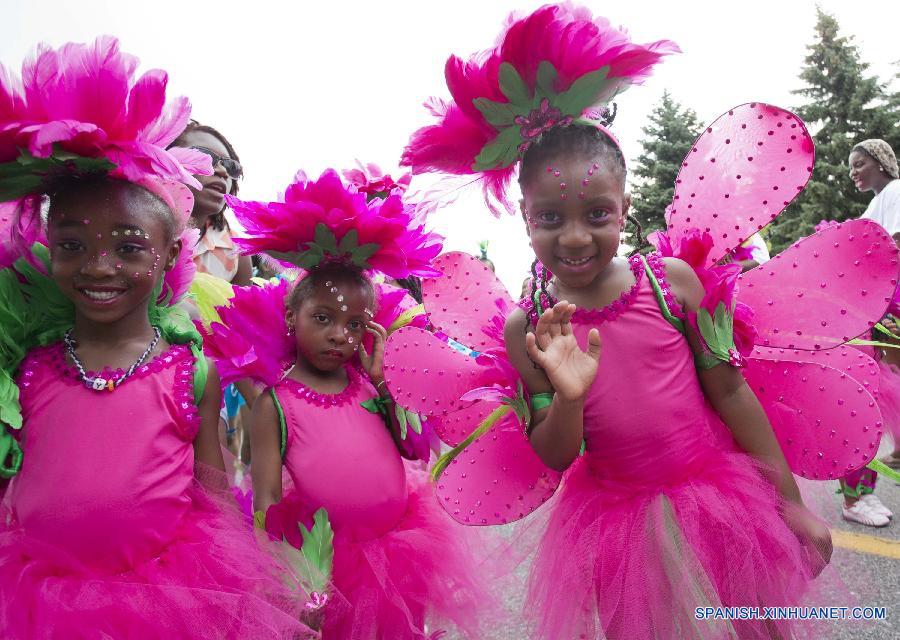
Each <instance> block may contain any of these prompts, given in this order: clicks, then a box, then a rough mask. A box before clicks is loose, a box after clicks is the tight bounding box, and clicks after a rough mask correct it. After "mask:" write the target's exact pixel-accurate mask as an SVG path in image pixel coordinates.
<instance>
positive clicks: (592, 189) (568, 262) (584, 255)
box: [521, 156, 631, 288]
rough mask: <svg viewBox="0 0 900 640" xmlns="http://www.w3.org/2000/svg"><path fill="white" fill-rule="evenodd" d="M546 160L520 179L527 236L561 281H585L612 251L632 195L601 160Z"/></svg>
mask: <svg viewBox="0 0 900 640" xmlns="http://www.w3.org/2000/svg"><path fill="white" fill-rule="evenodd" d="M546 164H547V166H546V167H545V168H543V169H542V170H540V171H535V172H534V176H533V177H532V178H531V179H530V180H529V181H528V182H527V183H525V184H523V185H522V195H523V199H522V202H521V206H522V214H523V216H524V218H525V224H526V226H527V231H528V236H529V237H530V238H531V245H532V247H533V249H534V253H535V255H536V256H537V258H538V259H539V260H540V261H541V263H543V264H544V266H545V267H547V268H548V269H549V270H550V271H551V272H552V273H553V274H554V275H556V276H557V277H558V278H559V279H560V281H561V282H562V283H563V284H565V285H566V286H568V287H573V288H580V287H585V286H588V285H590V284H591V283H592V282H593V281H594V280H595V279H596V278H597V277H598V276H599V275H600V273H601V272H602V271H603V269H604V268H605V267H606V266H607V265H608V264H609V263H610V261H611V260H612V259H613V258H614V257H615V255H616V252H617V251H618V248H619V233H620V232H621V231H622V229H623V227H624V225H625V217H626V215H627V213H628V208H629V206H630V204H631V199H630V197H629V196H627V195H625V190H624V185H623V184H622V182H623V181H622V177H621V176H620V175H617V174H616V173H614V172H611V171H610V170H609V169H608V168H607V163H606V162H604V161H598V160H595V159H592V158H583V157H573V156H568V157H556V158H552V159H551V160H550V161H549V162H547V163H546Z"/></svg>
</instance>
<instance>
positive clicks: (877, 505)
mask: <svg viewBox="0 0 900 640" xmlns="http://www.w3.org/2000/svg"><path fill="white" fill-rule="evenodd" d="M859 501H860V502H865V503H866V504H867V505H869V507H871V509H872V511H874V512H875V513H880V514H881V515H883V516H884V517H885V518H888V519H890V518H893V517H894V514H893V512H892V511H891V510H890V509H888V508H887V507H886V506H884V503H882V502H881V500H879V498H878V496H876V495H875V494H874V493H867V494H866V495H864V496H862V497H861V498H860V499H859Z"/></svg>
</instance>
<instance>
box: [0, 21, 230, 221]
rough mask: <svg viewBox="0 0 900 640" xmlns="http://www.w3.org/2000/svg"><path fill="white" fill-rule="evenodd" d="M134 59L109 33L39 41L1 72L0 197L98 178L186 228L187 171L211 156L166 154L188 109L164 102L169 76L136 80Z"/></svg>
mask: <svg viewBox="0 0 900 640" xmlns="http://www.w3.org/2000/svg"><path fill="white" fill-rule="evenodd" d="M137 66H138V59H137V58H135V57H134V56H131V55H129V54H126V53H123V52H122V51H121V50H120V49H119V42H118V40H116V39H115V38H113V37H110V36H102V37H99V38H97V40H95V41H94V42H93V43H92V44H77V43H69V44H65V45H63V46H62V47H60V48H59V49H51V48H49V47H47V46H46V45H40V46H39V47H38V49H37V52H36V53H35V55H34V56H33V57H31V58H29V59H27V60H26V61H25V62H24V63H23V65H22V75H21V78H18V77H16V76H14V75H12V74H11V73H9V72H8V71H7V70H6V69H5V68H4V67H2V66H0V201H14V200H21V199H24V198H26V197H27V196H29V195H35V194H40V193H42V192H43V191H44V189H46V187H47V182H48V180H49V179H52V178H53V177H55V176H60V175H67V174H73V175H80V174H94V173H103V174H108V175H110V176H112V177H114V178H121V179H124V180H128V181H130V182H134V183H136V184H140V185H141V186H144V187H145V188H147V189H149V190H150V191H152V192H153V193H155V194H156V195H157V196H159V197H160V198H162V199H163V200H164V201H165V202H166V204H168V205H169V206H170V207H171V208H172V209H173V211H174V213H175V215H176V217H177V219H178V221H179V222H180V223H184V222H185V221H186V220H187V217H189V216H190V212H191V209H192V208H193V199H192V196H191V194H190V191H189V190H188V189H187V188H186V187H185V186H184V185H191V186H194V187H198V188H199V186H200V185H199V183H198V182H197V180H196V179H195V178H194V176H193V174H210V173H211V172H212V167H211V163H210V159H209V156H206V155H205V154H203V153H200V152H199V151H195V150H192V149H182V148H177V147H176V148H172V149H166V147H167V146H168V145H169V144H171V143H172V142H173V141H174V140H175V139H176V138H177V137H178V135H179V134H180V133H181V132H182V131H183V130H184V128H185V125H186V124H187V122H188V118H189V117H190V103H189V102H188V100H187V98H184V97H181V98H177V99H176V100H174V101H172V102H170V103H169V104H166V84H167V82H168V76H167V75H166V73H165V72H164V71H161V70H151V71H147V72H146V73H144V74H143V75H142V76H141V77H139V78H136V77H135V71H136V69H137Z"/></svg>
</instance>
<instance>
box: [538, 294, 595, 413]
mask: <svg viewBox="0 0 900 640" xmlns="http://www.w3.org/2000/svg"><path fill="white" fill-rule="evenodd" d="M573 313H575V305H574V304H569V303H568V302H565V301H561V302H558V303H557V304H556V306H554V307H553V308H552V309H548V310H547V311H545V312H544V314H543V315H542V316H541V317H540V319H539V320H538V322H537V326H535V328H534V332H531V331H529V332H528V333H527V334H526V335H525V349H526V350H527V352H528V356H529V357H530V358H531V360H532V362H534V363H535V364H536V365H537V366H539V367H541V368H542V369H543V370H544V373H545V374H546V375H547V378H548V379H549V380H550V384H552V385H553V389H554V391H556V394H557V396H558V397H559V398H560V399H561V400H578V399H581V398H583V397H584V396H585V394H587V391H588V389H590V387H591V384H592V383H593V382H594V378H595V377H597V366H598V364H599V362H600V332H599V331H597V329H596V328H594V329H591V330H590V332H589V333H588V348H587V351H582V350H581V348H580V347H579V346H578V342H577V341H576V340H575V336H574V335H572V323H571V320H572V314H573Z"/></svg>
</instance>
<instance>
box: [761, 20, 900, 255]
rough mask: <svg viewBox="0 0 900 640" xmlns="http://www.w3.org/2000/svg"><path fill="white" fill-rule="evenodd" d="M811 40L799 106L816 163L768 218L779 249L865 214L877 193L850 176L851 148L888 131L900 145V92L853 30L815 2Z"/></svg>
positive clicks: (774, 244)
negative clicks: (874, 66) (820, 226)
mask: <svg viewBox="0 0 900 640" xmlns="http://www.w3.org/2000/svg"><path fill="white" fill-rule="evenodd" d="M816 12H817V14H818V20H817V22H816V26H815V34H814V39H813V42H812V44H810V45H808V46H807V51H808V55H807V56H806V61H805V65H804V67H803V69H802V71H801V72H800V79H801V80H802V81H803V83H804V85H805V86H804V87H803V88H801V89H797V90H796V91H794V93H795V94H796V95H799V96H801V97H802V98H803V104H802V105H801V106H799V107H797V108H796V109H795V111H796V113H797V115H799V116H800V117H801V118H802V119H803V120H804V121H805V122H806V123H807V125H808V126H809V129H810V132H815V133H814V135H813V139H814V140H815V143H816V164H815V167H814V169H813V174H812V179H811V180H810V182H809V184H808V185H807V187H806V190H805V191H804V192H803V193H802V194H800V195H799V196H798V197H797V199H796V200H794V201H793V202H792V203H791V204H790V206H789V207H788V208H787V210H786V211H785V212H784V213H782V214H781V215H780V216H779V217H778V218H776V219H775V221H774V222H773V223H772V224H771V225H770V226H769V230H770V235H769V239H770V242H771V245H772V249H773V251H774V252H776V253H777V252H780V251H783V250H784V249H785V248H787V247H788V246H789V245H790V244H791V243H793V242H795V241H796V240H797V239H799V238H801V237H803V236H807V235H809V234H810V233H812V232H813V228H814V227H815V225H816V223H818V222H820V221H821V220H826V219H827V220H838V221H843V220H849V219H852V218H858V217H859V216H860V215H861V214H862V213H863V211H864V210H865V208H866V206H867V204H868V203H869V201H870V200H871V199H872V194H871V193H859V192H858V191H857V190H856V187H855V186H854V185H853V183H852V182H851V180H850V178H849V169H848V165H847V160H848V157H849V156H850V150H851V149H852V148H853V146H854V145H856V144H858V143H859V142H862V141H863V140H865V139H867V138H882V139H884V140H885V141H887V142H888V144H890V145H891V147H892V148H893V149H895V150H897V149H900V124H898V123H900V92H897V91H893V92H890V91H889V86H888V84H887V83H883V82H882V81H881V80H879V79H878V78H877V77H876V76H873V75H867V73H868V72H867V70H868V68H869V64H868V63H866V62H863V59H862V55H861V53H860V50H859V47H857V45H856V44H855V43H854V39H853V36H843V35H841V34H840V25H838V22H837V20H836V19H835V18H834V16H832V15H829V14H828V13H825V12H824V11H822V10H821V9H820V8H819V9H816Z"/></svg>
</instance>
